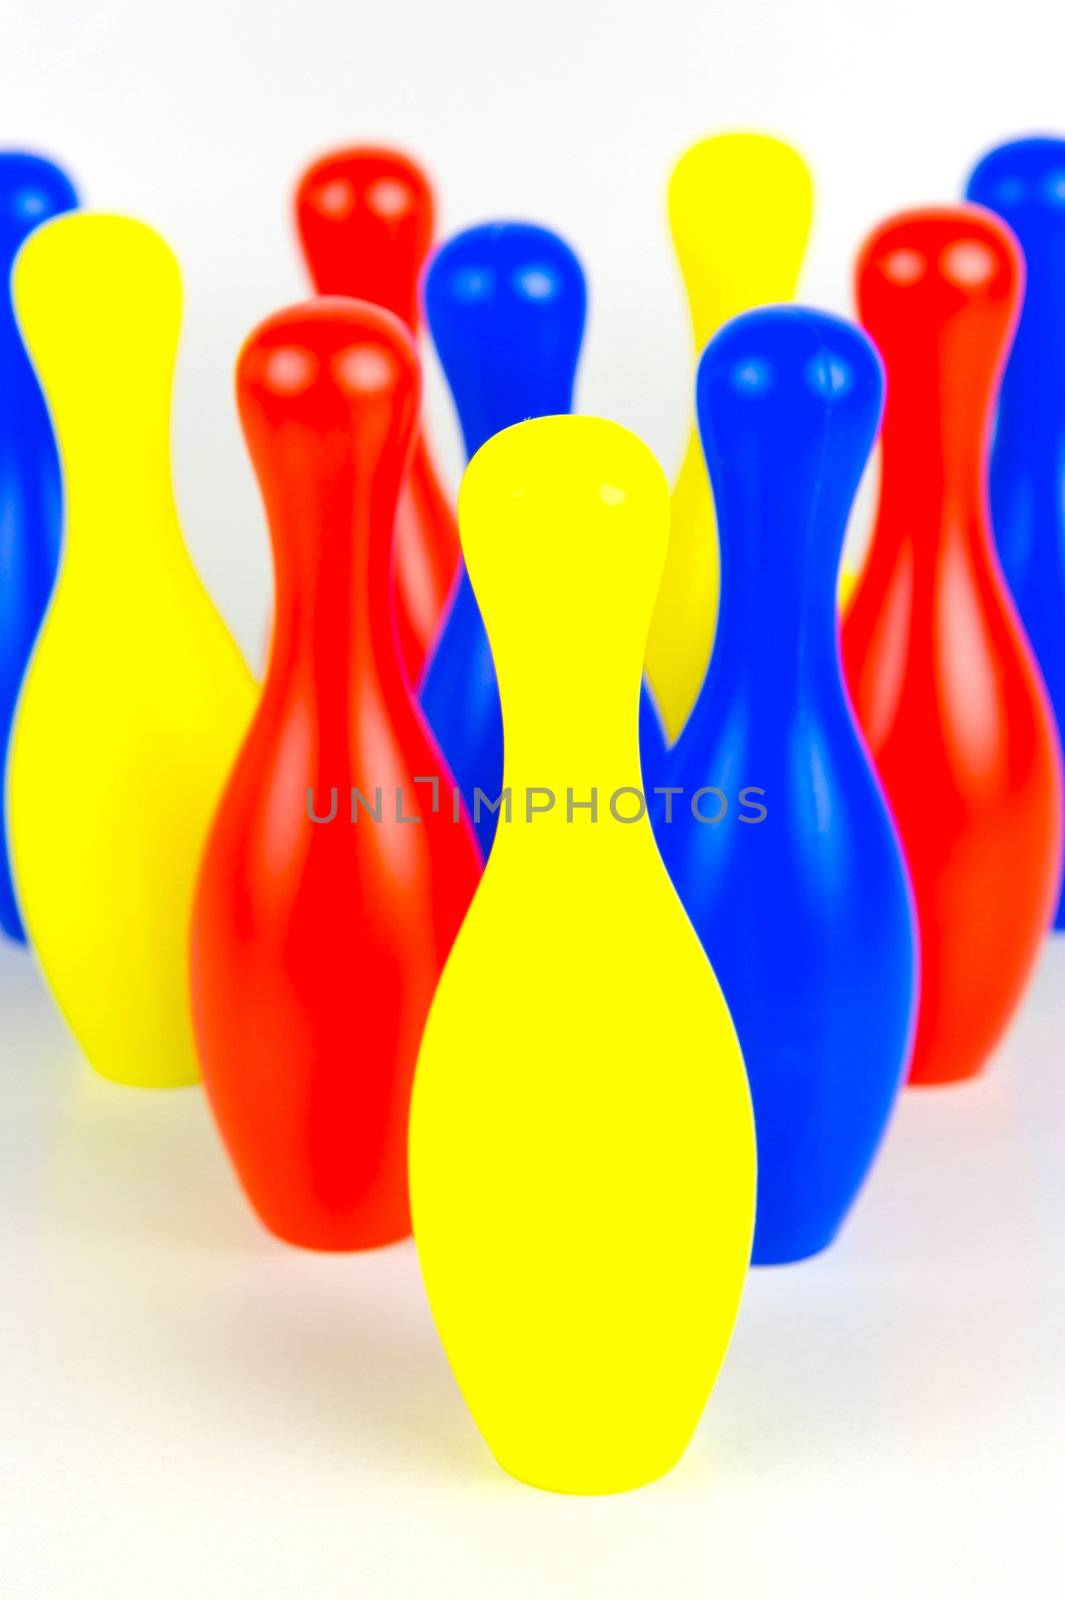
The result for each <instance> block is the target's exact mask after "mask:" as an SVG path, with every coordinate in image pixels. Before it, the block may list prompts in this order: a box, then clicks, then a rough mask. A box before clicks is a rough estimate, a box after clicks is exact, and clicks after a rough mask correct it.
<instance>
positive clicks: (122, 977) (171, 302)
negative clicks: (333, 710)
mask: <svg viewBox="0 0 1065 1600" xmlns="http://www.w3.org/2000/svg"><path fill="white" fill-rule="evenodd" d="M13 288H14V298H15V306H16V310H17V313H18V317H19V321H20V323H21V326H22V330H23V334H24V336H25V338H26V342H27V345H28V347H29V350H30V354H31V356H32V358H33V361H34V363H35V365H36V368H37V372H38V374H39V376H40V379H41V383H42V385H43V388H44V390H45V393H46V396H47V399H48V403H49V406H50V408H51V412H52V417H53V420H54V423H55V426H56V433H57V437H58V441H59V449H60V455H61V458H62V464H63V475H64V483H65V503H66V535H65V545H64V552H63V561H62V567H61V571H60V575H59V581H58V584H57V587H56V591H55V594H54V596H53V600H52V604H51V607H50V609H49V612H48V615H47V618H46V620H45V623H44V626H43V629H42V631H41V635H40V637H39V639H38V642H37V647H36V650H35V652H34V656H33V660H32V664H31V666H30V669H29V673H28V676H27V679H26V683H25V687H24V689H23V693H22V698H21V702H20V705H19V710H18V716H17V720H16V724H15V729H14V734H13V739H12V746H11V755H10V763H9V770H8V807H9V812H8V814H9V821H10V832H11V843H12V858H13V866H14V874H15V880H16V885H17V891H18V896H19V901H20V904H21V908H22V911H23V914H24V917H25V921H26V927H27V932H28V935H29V939H30V943H31V944H32V945H33V947H34V949H35V951H36V954H37V956H38V958H39V960H40V963H41V966H42V967H43V969H44V974H45V977H46V978H47V981H48V983H49V985H50V986H51V989H52V993H53V994H54V996H55V999H56V1001H57V1002H58V1004H59V1006H60V1008H61V1009H62V1011H63V1013H64V1015H65V1016H66V1018H67V1021H68V1022H69V1024H70V1026H71V1028H72V1029H73V1031H74V1033H75V1034H76V1036H77V1038H78V1040H79V1041H80V1043H81V1045H82V1047H83V1049H84V1050H85V1053H86V1055H87V1056H88V1058H89V1060H90V1061H91V1063H92V1065H93V1066H94V1067H95V1068H96V1069H97V1071H99V1072H101V1073H103V1074H104V1076H105V1077H108V1078H114V1079H117V1080H119V1081H120V1082H123V1083H130V1084H146V1085H170V1084H182V1083H191V1082H193V1081H194V1080H195V1078H196V1077H197V1075H198V1073H197V1066H196V1058H195V1054H194V1050H193V1042H192V1032H191V1026H190V1022H189V1013H188V999H187V981H186V962H187V950H186V946H187V939H188V924H189V914H190V903H191V897H192V885H193V877H194V874H195V871H196V868H197V865H198V861H199V854H200V848H201V845H202V841H203V838H204V835H205V832H206V828H207V824H208V821H209V818H210V815H211V812H212V810H213V807H214V803H215V800H216V797H217V795H218V793H219V791H220V788H221V785H222V783H223V781H224V779H225V776H226V774H227V772H228V768H229V764H230V762H231V761H232V759H233V756H234V754H235V751H236V747H237V744H238V741H239V739H240V737H241V734H242V732H243V729H244V726H245V724H246V722H247V719H248V717H249V716H250V714H251V709H252V704H253V700H254V695H255V688H254V684H253V682H252V679H251V676H250V674H249V673H248V670H247V668H246V667H245V665H244V663H243V661H242V660H241V658H240V655H239V653H238V651H237V649H236V646H235V645H234V644H233V641H232V639H231V638H230V637H229V635H228V633H227V632H226V630H225V627H224V626H223V624H222V621H221V619H220V618H219V616H218V614H217V612H216V611H215V609H214V607H213V605H212V604H211V602H210V600H209V599H208V597H207V594H206V593H205V591H204V589H203V587H202V585H201V583H200V581H199V578H198V577H197V575H196V573H195V571H194V570H193V567H192V565H191V563H190V561H189V558H188V555H187V553H186V550H185V546H184V544H183V542H182V538H181V532H180V529H179V527H178V521H177V514H176V510H175V506H174V500H173V492H172V488H171V479H170V438H169V432H170V391H171V383H172V376H173V365H174V355H175V350H176V345H177V336H178V324H179V319H180V306H181V285H180V279H179V274H178V267H177V263H176V261H175V260H174V257H173V256H172V254H171V253H170V251H169V249H168V248H167V246H166V245H165V244H164V243H163V241H162V240H161V239H160V238H159V237H158V235H157V234H155V233H153V232H152V231H151V229H149V228H146V227H144V226H143V225H142V224H141V223H138V222H134V221H131V220H130V219H128V218H125V217H113V216H98V215H93V214H88V213H72V214H70V215H68V216H64V217H60V218H58V219H57V220H56V221H54V222H49V223H47V224H45V226H43V227H42V228H40V229H38V230H37V231H36V232H35V233H34V234H33V235H32V236H31V237H30V239H29V240H28V241H27V243H26V245H25V246H24V247H23V249H22V251H21V253H20V255H19V257H18V260H17V263H16V266H15V272H14V279H13Z"/></svg>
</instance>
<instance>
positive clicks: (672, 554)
mask: <svg viewBox="0 0 1065 1600" xmlns="http://www.w3.org/2000/svg"><path fill="white" fill-rule="evenodd" d="M812 208H813V185H812V182H811V178H810V173H809V171H808V169H807V167H806V165H805V163H804V162H803V159H802V157H801V156H800V155H799V154H798V152H797V151H795V150H793V149H792V148H791V146H790V145H787V144H784V143H783V142H782V141H781V140H779V139H771V138H769V137H768V136H767V135H765V134H758V133H724V134H718V135H717V136H716V137H714V138H712V139H704V140H702V141H701V142H700V143H699V144H695V145H692V147H691V149H689V150H687V151H686V152H685V154H684V155H682V156H681V158H680V160H679V161H678V162H677V165H676V167H675V168H674V169H673V175H672V177H671V179H670V183H669V221H670V227H671V229H672V232H673V243H674V247H675V249H676V253H677V260H678V262H679V264H680V269H681V273H682V276H683V278H684V285H685V289H686V291H687V295H688V303H689V306H690V310H691V320H692V331H693V333H694V336H695V352H696V356H698V355H699V354H701V352H702V350H703V349H704V347H705V346H706V345H707V344H708V343H709V341H710V339H711V338H712V337H713V335H714V334H715V333H716V332H717V330H718V329H719V328H720V327H721V326H722V325H723V324H724V323H725V322H727V321H728V320H729V318H731V317H735V316H738V315H739V314H740V312H742V311H749V310H751V308H752V307H754V306H760V305H772V304H775V303H777V302H778V301H782V300H790V299H791V298H792V296H793V295H794V293H795V285H796V283H797V281H798V277H799V268H800V266H801V265H802V258H803V253H804V251H805V249H806V240H807V237H808V235H809V232H810V217H811V212H812ZM691 387H692V386H691V385H689V388H691ZM717 599H718V552H717V526H716V523H715V520H714V503H713V497H712V495H711V493H710V483H709V480H708V478H707V473H706V463H705V461H704V460H703V452H702V446H701V445H700V442H699V436H698V434H697V432H696V431H695V429H694V428H693V429H692V432H691V436H690V438H689V441H688V449H687V452H686V454H685V457H684V463H683V465H682V467H681V470H680V475H679V477H678V478H677V483H676V488H675V489H674V492H673V515H672V527H671V531H670V540H669V552H668V555H667V557H666V564H665V569H664V571H663V574H662V584H661V587H660V589H659V591H658V600H657V603H656V605H655V610H654V616H653V618H652V621H651V630H650V634H649V636H648V640H647V675H648V677H649V678H650V680H651V686H652V688H653V689H654V693H655V698H656V700H657V702H658V707H659V710H660V712H661V714H662V718H663V721H664V722H665V725H666V732H667V734H668V736H669V738H670V739H671V740H673V739H676V737H677V735H678V734H679V733H680V730H681V729H682V728H683V726H684V723H685V721H686V720H687V716H688V713H689V711H690V710H691V708H692V706H693V705H694V703H695V698H696V696H697V694H698V693H699V689H700V687H701V685H702V681H703V678H704V677H705V675H706V668H707V664H708V662H709V660H710V650H711V646H712V645H713V640H714V630H715V626H716V622H717Z"/></svg>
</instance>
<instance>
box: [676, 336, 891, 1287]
mask: <svg viewBox="0 0 1065 1600" xmlns="http://www.w3.org/2000/svg"><path fill="white" fill-rule="evenodd" d="M882 390H883V384H882V379H881V373H880V363H879V361H878V359H877V356H876V354H875V352H874V350H873V349H872V347H871V345H870V344H869V341H868V340H867V339H866V338H865V337H864V336H863V335H862V334H861V333H860V332H859V330H858V329H857V328H853V327H851V326H849V325H848V324H847V323H844V322H841V321H839V320H838V319H837V318H835V317H829V316H824V315H821V314H819V313H816V312H812V311H806V310H802V309H799V308H795V309H792V308H772V309H769V310H764V311H752V312H748V313H747V314H745V315H744V316H741V317H738V318H736V319H735V321H733V322H730V323H728V324H727V325H726V326H725V327H724V328H723V329H722V330H721V332H720V333H718V334H717V335H716V336H715V338H714V339H712V340H711V342H710V344H709V345H708V347H707V349H706V351H705V353H704V355H703V358H702V361H701V362H700V365H699V372H698V380H697V409H698V417H699V425H700V428H701V431H702V437H703V443H704V447H705V450H706V459H707V464H708V468H709V473H710V481H711V483H712V485H713V491H714V501H715V505H716V507H717V514H718V528H719V533H720V542H721V612H720V617H719V622H718V630H717V638H716V640H715V644H714V654H713V657H712V659H711V664H710V670H709V673H708V675H707V678H706V682H705V683H704V685H703V688H702V691H701V693H700V695H699V699H698V700H697V701H696V704H695V709H694V710H693V712H692V714H691V717H690V718H689V720H688V723H687V726H686V727H685V730H684V732H683V733H682V735H681V737H680V740H679V742H678V744H677V745H676V746H675V747H674V759H673V762H672V765H671V772H670V781H671V783H672V784H674V785H677V786H679V787H681V788H682V789H683V791H684V793H683V795H681V796H679V797H677V798H675V799H674V801H673V816H672V820H671V821H670V822H668V823H667V822H666V821H665V820H664V819H663V817H662V815H661V814H659V816H658V818H657V828H656V832H657V836H658V841H659V846H660V848H661V850H662V855H663V859H664V861H665V863H666V866H667V868H668V869H669V872H670V875H671V877H672V879H673V883H674V886H675V887H676V889H677V892H678V893H679V895H680V897H681V899H682V901H683V902H684V905H685V908H686V910H687V912H688V915H689V916H690V917H691V919H692V922H693V924H694V926H695V930H696V932H697V933H698V935H699V937H700V939H701V940H702V943H703V947H704V949H705V950H706V953H707V955H708V956H709V958H710V961H711V963H712V964H713V967H714V970H715V972H716V973H717V975H718V977H719V979H720V981H721V985H722V988H723V990H724V994H725V998H726V999H727V1001H728V1004H729V1008H730V1010H731V1012H732V1016H733V1019H734V1021H735V1023H736V1029H737V1032H738V1034H739V1038H740V1042H741V1044H742V1046H743V1053H744V1060H745V1061H746V1063H747V1072H748V1077H749V1079H750V1085H751V1097H752V1099H753V1102H754V1118H755V1128H756V1132H757V1139H758V1205H757V1211H756V1220H755V1233H754V1250H753V1256H752V1259H753V1260H754V1261H755V1262H758V1263H770V1262H781V1261H794V1260H797V1259H799V1258H800V1257H802V1256H807V1255H810V1254H812V1253H813V1252H815V1251H817V1250H820V1249H822V1248H823V1247H824V1246H825V1245H827V1244H828V1243H830V1241H831V1240H832V1238H833V1237H834V1236H835V1234H836V1232H837V1230H838V1228H839V1226H840V1224H841V1223H842V1221H843V1219H844V1217H845V1216H846V1213H847V1211H848V1209H849V1207H850V1205H851V1203H852V1202H853V1200H854V1197H855V1195H856V1193H857V1191H858V1189H859V1187H860V1185H861V1183H862V1181H863V1179H864V1177H865V1175H866V1172H867V1171H868V1168H869V1165H870V1163H871V1161H872V1159H873V1155H874V1153H875V1151H876V1148H877V1145H878V1144H879V1141H880V1137H881V1134H882V1132H883V1130H884V1127H885V1125H886V1122H887V1119H888V1116H889V1114H890V1112H891V1108H892V1106H893V1104H894V1101H895V1096H896V1094H897V1092H898V1089H899V1087H900V1085H901V1083H902V1080H903V1078H904V1076H905V1071H906V1065H907V1055H908V1050H909V1045H910V1041H911V1037H912V1023H913V1015H914V990H915V980H916V955H915V948H914V922H913V908H912V904H911V899H910V892H909V888H908V885H907V882H906V877H905V871H904V868H903V865H902V859H901V856H900V853H899V846H898V841H897V838H896V835H895V831H894V828H893V826H892V824H891V821H890V818H889V817H888V813H887V809H886V806H885V803H884V799H883V796H882V794H881V791H880V788H879V785H878V783H877V780H876V778H875V776H874V774H873V771H872V768H871V766H870V764H869V759H868V757H867V755H866V752H865V750H864V748H863V746H862V742H861V739H860V736H859V734H858V731H857V728H856V727H855V724H854V719H853V714H852V712H851V709H850V706H849V704H848V701H847V696H846V691H845V689H844V686H843V675H842V664H841V662H840V655H839V630H838V624H837V621H836V602H835V595H836V572H837V569H838V566H839V554H840V548H841V546H842V543H843V536H844V532H845V529H846V524H847V516H848V513H849V511H850V505H851V501H852V499H853V496H854V492H855V489H856V488H857V485H858V480H859V478H860V477H861V473H862V469H863V467H864V465H865V462H866V459H867V457H868V454H869V451H870V448H871V447H872V443H873V439H874V438H875V435H876V429H877V425H878V423H879V419H880V405H881V396H882ZM699 796H702V798H698V797H699ZM693 797H696V798H695V799H694V800H693ZM722 797H724V809H723V807H722Z"/></svg>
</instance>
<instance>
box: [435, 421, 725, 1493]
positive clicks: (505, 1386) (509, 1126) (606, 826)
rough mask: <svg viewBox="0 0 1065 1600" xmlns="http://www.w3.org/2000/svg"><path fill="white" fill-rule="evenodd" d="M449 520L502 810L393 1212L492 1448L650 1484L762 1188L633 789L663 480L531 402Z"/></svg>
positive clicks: (703, 1392) (571, 1485)
mask: <svg viewBox="0 0 1065 1600" xmlns="http://www.w3.org/2000/svg"><path fill="white" fill-rule="evenodd" d="M459 523H460V530H461V538H462V548H463V552H464V554H465V557H466V561H467V564H468V567H469V572H470V577H471V579H472V581H473V586H474V589H475V591H476V595H477V600H478V603H479V605H480V607H481V611H482V613H483V616H484V620H485V625H486V628H487V631H488V635H489V639H490V641H491V646H492V653H493V656H494V659H495V664H496V669H497V672H498V674H499V687H500V694H501V698H502V707H503V725H504V744H505V770H504V785H505V787H506V789H508V790H509V792H510V795H511V817H512V820H511V821H510V822H509V823H508V822H507V821H506V820H501V823H500V827H499V831H498V833H497V835H496V841H495V846H494V849H493V851H492V855H491V857H490V859H489V862H488V866H487V868H486V870H485V875H484V878H483V880H482V882H481V885H480V887H479V889H478V891H477V894H476V896H475V898H474V901H473V905H472V907H471V909H470V911H469V913H468V915H467V918H466V921H465V923H464V924H463V927H462V930H461V932H460V934H459V937H458V940H457V942H456V944H455V947H454V950H453V952H452V955H451V958H450V960H449V962H448V964H447V967H446V968H445V971H444V975H443V978H442V979H441V982H440V986H439V989H438V990H437V994H436V998H435V1000H434V1002H433V1006H432V1010H431V1012H430V1016H429V1021H428V1024H427V1027H426V1032H425V1036H424V1040H423V1044H422V1050H421V1054H420V1057H419V1061H418V1070H417V1074H416V1077H415V1087H414V1103H413V1110H412V1121H411V1142H410V1174H411V1200H412V1208H413V1214H414V1232H415V1237H416V1239H417V1243H418V1251H419V1255H420V1258H421V1263H422V1269H423V1271H424V1274H425V1281H426V1286H427V1289H428V1293H429V1299H430V1303H431V1305H432V1309H433V1314H434V1317H435V1319H436V1324H437V1327H438V1329H439V1331H440V1335H441V1338H442V1340H443V1342H444V1346H445V1348H446V1350H447V1352H448V1356H449V1358H450V1360H451V1363H452V1366H453V1368H454V1371H455V1375H456V1377H457V1379H458V1382H459V1385H460V1387H461V1389H462V1391H463V1394H464V1395H465V1397H466V1400H467V1402H468V1404H469V1406H470V1409H471V1411H472V1412H473V1415H474V1418H475V1419H476V1421H477V1424H478V1426H479V1427H480V1429H481V1431H482V1432H483V1434H484V1436H485V1438H486V1439H487V1441H488V1443H489V1445H490V1446H491V1448H492V1450H493V1452H494V1453H495V1455H496V1458H497V1459H498V1461H499V1462H500V1464H501V1466H503V1467H504V1468H506V1470H507V1471H508V1472H511V1473H513V1474H514V1476H515V1477H517V1478H521V1479H523V1480H524V1481H526V1482H528V1483H532V1484H536V1485H537V1486H539V1487H542V1488H548V1489H557V1490H562V1491H566V1492H570V1493H579V1494H593V1493H605V1492H609V1491H614V1490H620V1489H628V1488H633V1487H635V1486H636V1485H638V1484H641V1483H645V1482H647V1481H648V1480H650V1479H652V1478H654V1477H657V1476H658V1475H659V1474H660V1473H662V1472H665V1471H666V1470H667V1469H668V1468H669V1467H671V1466H672V1465H673V1464H674V1462H675V1461H676V1460H677V1458H678V1456H679V1455H680V1453H681V1451H682V1450H683V1449H684V1447H685V1445H686V1444H687V1442H688V1439H689V1437H690V1436H691V1433H692V1430H693V1428H694V1427H695V1424H696V1422H697V1421H698V1418H699V1415H700V1412H701V1411H702V1408H703V1405H704V1403H705V1401H706V1398H707V1395H708V1393H709V1391H710V1387H711V1384H712V1383H713V1380H714V1376H715V1374H716V1372H717V1369H718V1366H719V1364H720V1362H721V1359H722V1356H723V1354H724V1351H725V1347H726V1344H727V1342H728V1338H729V1334H730V1331H731V1328H732V1323H733V1319H734V1316H735V1313H736V1307H737V1303H738V1300H739V1295H740V1290H741V1287H742V1284H743V1279H744V1273H745V1270H746V1266H747V1261H748V1256H749V1251H750V1243H751V1231H752V1216H753V1203H754V1135H753V1127H752V1122H751V1110H750V1103H749V1099H748V1093H747V1080H746V1076H745V1073H744V1068H743V1060H742V1057H741V1055H740V1050H739V1046H738V1044H737V1042H736V1036H735V1033H734V1031H733V1027H732V1022H731V1019H730V1017H729V1013H728V1009H727V1007H726V1005H725V1001H724V999H723V998H722V995H721V991H720V989H719V988H718V985H717V981H716V979H715V977H714V974H713V972H712V970H711V968H710V966H709V964H708V963H707V960H706V958H705V956H704V955H703V953H702V951H701V949H700V946H699V943H698V941H697V939H696V937H695V934H694V933H693V931H692V928H691V925H690V924H689V922H688V919H687V917H686V916H685V914H684V911H683V910H682V908H681V905H680V902H679V901H678V899H677V897H676V895H675V893H674V891H673V888H672V886H671V884H670V882H669V879H668V877H667V876H666V873H665V870H664V868H663V866H662V862H661V859H660V857H659V855H658V851H657V849H656V847H655V843H654V839H653V837H652V834H651V829H650V826H649V823H648V821H647V818H646V815H645V814H644V813H643V808H642V804H641V799H642V797H641V795H640V761H639V752H638V748H637V705H638V698H639V689H640V669H641V659H642V656H643V649H644V643H645V638H646V632H647V622H648V619H649V616H650V611H651V606H652V604H653V599H654V593H655V585H656V583H657V581H658V577H659V574H660V572H661V566H662V560H663V557H664V554H665V547H666V540H667V534H668V524H669V491H668V486H667V484H666V480H665V478H664V476H663V474H662V471H661V468H660V467H659V466H658V464H657V462H656V461H655V460H654V457H653V456H652V455H651V454H650V452H649V451H648V450H647V449H646V447H645V446H644V445H643V444H641V443H640V441H639V440H638V439H636V438H635V437H634V436H633V435H632V434H631V433H628V432H627V431H626V430H625V429H624V428H621V427H619V426H618V425H617V424H615V423H612V422H604V421H602V420H600V419H598V418H595V417H547V418H543V419H539V420H536V421H532V422H523V423H520V424H519V425H518V426H516V427H512V428H508V429H506V430H505V431H504V432H503V433H500V434H497V435H496V436H495V438H493V439H490V440H489V441H488V443H487V444H485V445H484V446H483V448H482V449H481V450H480V451H478V453H477V455H476V456H475V457H474V459H473V461H472V462H471V464H470V466H469V468H468V470H467V472H466V476H465V479H464V480H463V484H462V490H461V493H460V496H459ZM593 801H594V805H595V810H594V811H593V810H592V809H590V803H591V802H593Z"/></svg>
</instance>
